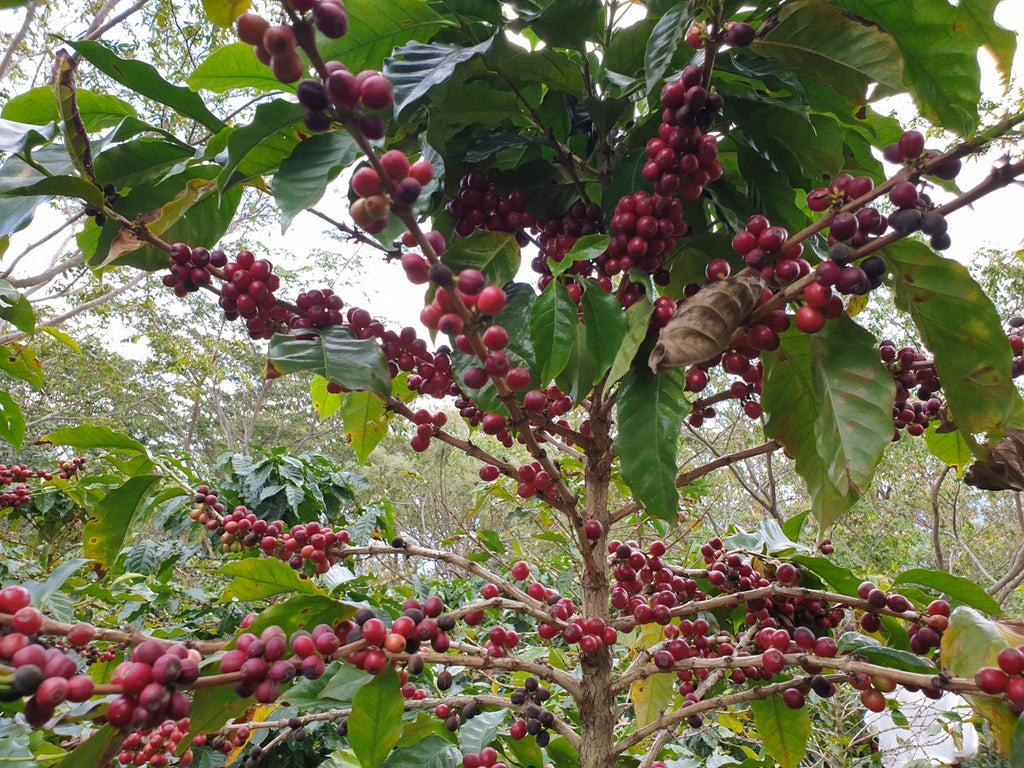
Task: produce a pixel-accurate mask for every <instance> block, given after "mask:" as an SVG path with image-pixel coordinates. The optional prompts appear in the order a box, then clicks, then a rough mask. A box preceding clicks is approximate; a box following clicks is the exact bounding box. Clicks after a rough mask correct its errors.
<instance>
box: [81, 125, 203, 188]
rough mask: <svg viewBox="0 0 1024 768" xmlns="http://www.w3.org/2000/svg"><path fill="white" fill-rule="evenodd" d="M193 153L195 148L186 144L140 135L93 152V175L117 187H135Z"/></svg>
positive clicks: (162, 174) (164, 171)
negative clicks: (94, 167) (106, 148)
mask: <svg viewBox="0 0 1024 768" xmlns="http://www.w3.org/2000/svg"><path fill="white" fill-rule="evenodd" d="M194 154H195V150H194V149H193V148H192V147H189V146H188V145H187V144H181V143H179V142H176V141H168V140H167V139H164V138H162V137H151V136H143V137H141V138H138V139H136V140H134V141H126V142H123V143H121V144H118V145H116V146H113V147H111V148H110V149H108V150H106V151H104V152H101V153H100V154H99V155H97V156H96V178H97V179H99V180H100V181H101V182H102V183H103V184H113V185H114V186H115V187H117V188H118V189H120V188H122V187H135V186H138V185H139V184H141V183H143V182H147V181H152V180H154V179H157V178H162V177H164V176H165V175H166V174H167V173H169V172H171V171H172V170H174V168H175V167H176V166H177V165H179V164H181V163H184V162H185V161H187V160H189V159H191V158H192V156H193V155H194Z"/></svg>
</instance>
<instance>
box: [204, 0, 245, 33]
mask: <svg viewBox="0 0 1024 768" xmlns="http://www.w3.org/2000/svg"><path fill="white" fill-rule="evenodd" d="M250 4H251V3H250V2H249V0H203V10H204V11H206V18H208V19H209V20H210V21H212V22H213V23H214V24H216V25H217V26H218V27H222V28H227V27H230V26H231V25H232V24H234V23H235V19H237V18H238V17H239V16H241V15H242V14H243V13H245V12H246V11H248V10H249V6H250Z"/></svg>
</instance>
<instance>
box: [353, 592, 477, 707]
mask: <svg viewBox="0 0 1024 768" xmlns="http://www.w3.org/2000/svg"><path fill="white" fill-rule="evenodd" d="M403 608H404V610H403V612H402V615H400V616H399V617H398V618H396V619H395V620H394V621H392V622H391V623H390V626H389V625H388V624H387V623H385V622H384V621H383V620H381V619H380V618H378V617H377V614H376V613H374V611H373V610H371V609H369V608H361V609H359V611H357V612H356V615H355V616H354V617H353V619H352V620H351V621H350V622H347V623H345V624H344V625H343V626H342V627H341V628H339V629H338V631H337V634H338V636H339V637H341V638H342V639H344V642H345V644H350V643H358V642H360V641H362V642H364V643H365V644H364V645H363V647H361V648H359V649H358V650H356V651H354V652H352V653H350V654H348V655H347V656H346V657H345V659H346V661H348V662H349V663H350V664H353V665H354V666H356V667H357V668H359V669H362V670H365V671H366V672H369V673H370V674H371V675H377V674H380V673H381V672H383V671H384V669H385V668H387V666H388V665H390V664H392V663H393V662H392V660H391V658H390V655H391V654H400V653H405V654H409V656H408V660H407V661H406V666H405V672H406V673H407V675H408V674H414V675H415V674H419V673H420V672H422V671H423V667H424V662H423V656H422V655H421V654H419V653H418V651H419V650H420V647H421V646H422V645H423V644H429V646H430V648H431V649H433V650H434V651H435V652H436V653H446V652H447V651H448V649H449V648H450V647H451V638H450V637H449V635H448V633H449V632H450V631H451V630H453V629H454V628H455V626H456V619H455V617H453V616H452V615H450V614H445V613H444V612H443V611H444V603H443V602H442V601H441V598H439V597H437V596H436V595H435V596H431V597H428V598H427V599H426V600H424V601H423V602H422V603H421V602H420V601H418V600H415V599H410V600H407V601H406V603H405V605H404V606H403ZM481 618H482V617H481ZM343 633H344V634H343ZM404 682H407V681H403V684H404ZM420 691H421V689H420ZM406 693H407V694H408V695H407V698H416V699H423V698H426V692H425V691H421V692H418V690H417V689H415V688H412V689H409V690H408V691H407V692H405V691H403V695H405V694H406Z"/></svg>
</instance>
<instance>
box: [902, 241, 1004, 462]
mask: <svg viewBox="0 0 1024 768" xmlns="http://www.w3.org/2000/svg"><path fill="white" fill-rule="evenodd" d="M885 257H886V261H887V262H888V264H889V266H890V268H891V270H892V275H893V284H894V285H893V287H894V298H895V301H896V306H897V307H898V308H900V309H902V310H904V311H906V312H909V313H910V316H911V317H912V318H913V320H914V325H916V326H917V330H918V331H919V332H920V334H921V337H922V338H923V339H924V342H925V344H926V345H927V346H928V349H929V350H931V352H932V354H933V355H934V359H935V370H936V372H937V373H938V375H939V379H940V380H941V381H942V390H943V392H944V393H945V395H946V401H947V403H948V405H949V415H950V417H951V418H952V419H953V421H954V422H955V423H956V426H957V428H958V429H959V430H960V434H961V435H962V436H963V437H964V439H965V440H967V441H968V442H969V443H970V444H971V451H972V453H974V455H975V456H976V457H978V458H981V459H984V458H986V457H987V455H988V446H985V445H978V442H984V439H983V437H982V436H987V439H988V442H989V444H990V445H996V444H997V443H998V442H999V440H1000V439H1001V438H1002V436H1003V433H1004V431H1005V429H1006V427H1007V425H1008V424H1009V423H1011V421H1012V419H1013V415H1014V413H1015V412H1018V413H1019V412H1020V411H1018V410H1017V409H1018V408H1021V407H1022V406H1024V403H1022V402H1021V397H1020V394H1019V393H1018V391H1017V388H1016V387H1015V386H1014V383H1013V378H1012V376H1011V375H1010V365H1011V360H1012V356H1011V353H1010V351H1009V342H1007V340H1006V334H1005V333H1004V331H1003V329H1002V325H1001V322H1000V318H999V313H998V311H997V310H996V308H995V306H994V305H993V304H992V301H991V300H990V299H989V298H988V296H986V295H985V293H984V291H982V289H981V287H980V286H979V285H978V284H977V283H976V282H975V281H974V279H973V278H972V277H971V275H970V273H969V272H968V271H967V268H966V267H964V266H963V265H962V264H960V263H959V262H956V261H953V260H952V259H947V258H944V257H942V256H939V255H938V254H936V253H934V252H932V250H931V249H929V248H928V247H927V246H925V245H924V244H923V243H919V242H916V241H913V240H901V241H900V242H898V243H895V244H893V245H891V246H889V247H887V248H886V249H885ZM965 350H970V354H965Z"/></svg>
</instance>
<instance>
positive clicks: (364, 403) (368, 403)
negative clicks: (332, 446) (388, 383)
mask: <svg viewBox="0 0 1024 768" xmlns="http://www.w3.org/2000/svg"><path fill="white" fill-rule="evenodd" d="M391 416H392V412H391V411H389V410H387V409H386V408H385V407H384V401H383V400H381V398H380V397H379V396H377V395H376V394H374V393H373V392H349V393H348V394H347V395H345V400H344V402H343V403H342V406H341V419H342V421H343V422H344V424H345V436H346V437H347V438H348V442H349V445H351V446H352V450H353V451H355V452H356V459H357V460H358V461H359V463H360V464H366V463H367V459H368V458H369V456H370V454H371V453H372V452H373V449H374V448H376V447H377V446H378V445H379V444H380V441H381V440H383V439H384V438H385V437H386V436H387V434H388V429H389V424H390V423H391Z"/></svg>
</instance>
